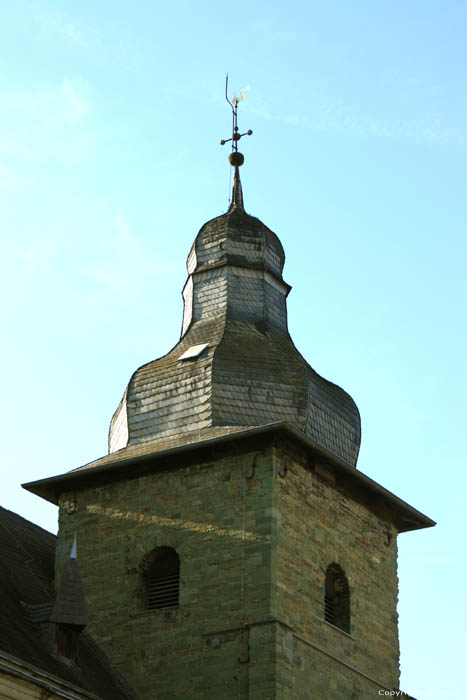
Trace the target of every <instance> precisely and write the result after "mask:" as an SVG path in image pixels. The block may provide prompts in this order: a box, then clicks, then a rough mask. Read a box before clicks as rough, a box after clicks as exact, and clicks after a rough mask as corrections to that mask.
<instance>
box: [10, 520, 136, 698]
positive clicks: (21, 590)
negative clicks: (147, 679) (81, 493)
mask: <svg viewBox="0 0 467 700" xmlns="http://www.w3.org/2000/svg"><path fill="white" fill-rule="evenodd" d="M55 540H56V537H55V535H52V534H51V533H50V532H47V531H46V530H43V529H42V528H40V527H38V526H37V525H34V523H31V522H29V521H28V520H25V519H24V518H22V517H20V516H19V515H17V514H16V513H12V512H11V511H8V510H6V509H5V508H1V507H0V607H1V611H2V612H1V615H0V673H8V674H13V675H16V676H18V675H19V671H18V669H21V670H22V674H21V677H22V678H28V679H29V678H30V679H32V680H31V682H32V683H35V684H37V685H38V686H40V687H42V688H44V693H45V689H46V688H47V687H48V686H50V687H57V686H58V687H61V688H62V690H63V692H65V691H67V692H68V694H66V693H65V695H64V696H63V697H70V698H71V697H92V698H94V699H96V698H101V699H103V700H137V696H136V695H135V693H134V692H133V691H132V690H131V689H130V688H129V687H128V686H127V683H126V682H125V681H124V680H123V678H122V677H121V676H120V675H119V674H118V673H117V672H116V671H115V670H114V669H113V668H112V666H111V665H110V663H109V661H108V659H107V657H106V656H105V655H104V653H103V651H102V650H101V649H100V648H99V647H98V645H97V644H96V643H95V642H94V641H93V639H92V637H91V636H90V635H89V634H87V633H86V632H83V633H82V634H81V635H80V637H79V645H78V659H77V662H70V661H69V660H68V659H63V658H62V657H61V656H59V655H58V654H57V653H56V650H55V649H54V643H53V639H54V636H53V632H54V629H53V628H54V625H53V624H52V623H51V622H50V616H51V612H52V607H53V604H54V590H53V579H54V561H55ZM12 667H14V669H15V670H13V668H12ZM73 691H76V692H77V694H76V695H75V694H74V692H73ZM18 697H19V696H18ZM47 697H49V695H47Z"/></svg>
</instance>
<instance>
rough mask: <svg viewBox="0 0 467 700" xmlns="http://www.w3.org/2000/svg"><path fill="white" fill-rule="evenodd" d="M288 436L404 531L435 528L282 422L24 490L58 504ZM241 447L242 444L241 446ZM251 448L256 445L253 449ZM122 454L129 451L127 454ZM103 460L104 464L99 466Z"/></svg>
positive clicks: (121, 460)
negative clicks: (67, 495) (63, 497)
mask: <svg viewBox="0 0 467 700" xmlns="http://www.w3.org/2000/svg"><path fill="white" fill-rule="evenodd" d="M281 437H282V438H285V439H289V440H292V441H293V442H295V443H298V444H299V445H300V447H301V448H302V449H304V450H305V452H306V453H307V455H308V459H309V466H310V468H311V469H314V470H316V472H317V473H318V474H320V466H321V465H323V466H324V467H325V469H326V471H327V472H328V475H329V476H330V477H331V478H332V481H333V483H334V484H335V487H336V488H338V489H340V490H342V491H344V492H346V493H348V494H349V495H350V496H351V497H352V498H355V500H357V501H359V502H362V503H364V504H365V505H366V506H367V507H368V508H370V509H371V510H373V511H375V512H377V513H378V514H380V515H381V516H382V517H384V518H386V519H387V520H391V521H392V522H394V524H395V525H396V527H397V528H398V530H399V532H408V531H410V530H419V529H422V528H426V527H433V526H434V525H436V523H435V521H434V520H431V518H428V517H427V516H426V515H423V513H420V511H418V510H416V509H415V508H413V507H412V506H410V505H409V504H408V503H406V502H405V501H403V500H402V499H400V498H398V497H397V496H395V495H394V494H393V493H391V491H388V490H387V489H385V488H384V487H383V486H381V485H380V484H378V483H377V482H376V481H373V479H370V477H368V476H366V475H365V474H363V473H362V472H360V471H358V469H356V468H355V467H354V466H352V465H350V464H348V463H346V462H344V461H343V460H340V459H338V458H336V457H335V456H333V455H332V454H330V453H329V452H328V451H327V450H325V449H323V448H322V447H320V446H319V445H317V444H316V443H315V442H314V441H313V440H311V439H310V438H309V437H307V436H306V435H305V434H304V433H303V432H301V431H300V430H297V429H296V428H294V427H292V426H291V425H290V424H289V423H287V422H284V421H281V422H278V423H270V424H268V425H262V426H259V427H253V428H248V429H246V430H240V431H237V432H234V433H228V434H225V435H220V436H217V437H212V438H209V439H204V440H200V441H198V442H191V443H189V444H185V445H181V446H180V445H178V446H176V447H168V448H167V449H157V447H156V448H155V450H153V451H150V452H147V451H143V450H141V452H142V453H141V454H132V455H131V456H128V457H122V456H121V454H119V452H116V453H114V455H112V457H113V459H112V458H111V459H109V457H106V458H102V460H97V462H95V463H94V464H95V466H91V465H90V466H89V467H85V468H79V469H75V470H74V471H71V472H67V473H65V474H59V475H58V476H52V477H49V478H47V479H39V480H37V481H31V482H28V483H26V484H23V485H22V486H23V488H25V489H26V490H27V491H30V492H31V493H34V494H36V495H38V496H40V497H41V498H44V499H45V500H47V501H50V502H51V503H55V504H58V502H59V498H60V494H61V493H63V492H65V491H74V490H81V489H83V488H88V487H91V488H92V487H95V486H97V485H102V484H105V483H108V481H109V480H114V479H127V478H135V477H139V476H141V475H143V474H145V473H150V472H154V471H160V470H161V469H167V468H170V466H171V463H172V458H173V457H176V458H177V460H176V463H177V464H179V463H180V462H179V460H180V457H181V455H184V456H185V458H190V459H203V458H206V455H208V459H210V458H212V450H213V449H215V448H218V447H219V448H220V447H224V448H228V446H229V444H232V443H233V444H234V445H235V446H236V449H239V448H240V447H241V445H243V449H245V450H248V449H249V448H250V449H255V448H256V449H257V447H256V446H257V444H258V442H261V443H264V442H270V441H271V440H272V439H273V438H281ZM240 443H241V444H240ZM250 446H251V447H250ZM121 452H124V451H123V450H122V451H121ZM100 462H103V463H102V464H100Z"/></svg>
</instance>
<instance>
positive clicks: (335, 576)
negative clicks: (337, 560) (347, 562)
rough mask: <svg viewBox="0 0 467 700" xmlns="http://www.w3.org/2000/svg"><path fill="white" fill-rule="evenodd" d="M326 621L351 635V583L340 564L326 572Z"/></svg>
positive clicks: (331, 566) (329, 567)
mask: <svg viewBox="0 0 467 700" xmlns="http://www.w3.org/2000/svg"><path fill="white" fill-rule="evenodd" d="M324 619H325V620H326V622H330V623H331V625H334V626H335V627H339V629H341V630H343V631H344V632H347V633H349V634H350V591H349V583H348V581H347V577H346V575H345V573H344V571H343V570H342V569H341V567H340V566H339V564H330V565H329V566H328V568H327V571H326V580H325V585H324Z"/></svg>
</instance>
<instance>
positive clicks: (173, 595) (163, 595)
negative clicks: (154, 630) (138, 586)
mask: <svg viewBox="0 0 467 700" xmlns="http://www.w3.org/2000/svg"><path fill="white" fill-rule="evenodd" d="M143 573H144V579H145V580H144V583H145V586H144V607H145V609H146V610H156V609H157V608H176V607H177V606H178V594H179V588H180V559H179V558H178V554H177V552H176V551H175V549H172V548H171V547H158V548H157V549H155V550H154V551H153V552H152V553H151V555H150V556H149V557H148V560H147V561H146V564H145V567H144V572H143Z"/></svg>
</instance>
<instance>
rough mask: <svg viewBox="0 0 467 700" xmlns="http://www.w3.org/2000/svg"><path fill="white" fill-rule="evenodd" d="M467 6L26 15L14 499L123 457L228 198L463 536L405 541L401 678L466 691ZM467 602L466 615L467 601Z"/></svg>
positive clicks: (292, 320)
mask: <svg viewBox="0 0 467 700" xmlns="http://www.w3.org/2000/svg"><path fill="white" fill-rule="evenodd" d="M466 32H467V3H466V2H464V1H460V0H459V1H455V0H444V2H441V1H439V2H435V1H432V0H423V2H422V0H418V1H417V0H412V1H411V2H407V0H406V1H405V2H401V1H398V0H394V1H392V2H389V1H388V0H380V1H379V2H375V1H374V0H372V1H371V2H370V1H367V2H363V1H361V0H356V1H354V2H344V0H339V1H332V0H331V1H328V2H313V1H311V2H307V3H304V2H293V1H292V2H288V3H285V2H268V3H266V2H262V1H261V0H260V1H259V2H256V3H246V2H244V1H243V0H240V1H239V2H236V3H234V4H230V5H225V6H221V5H218V4H214V3H212V2H186V1H184V0H182V1H179V2H177V3H168V4H167V3H157V2H146V1H144V0H136V1H135V2H134V3H132V4H131V5H130V4H128V3H126V2H125V3H124V2H119V1H117V0H113V1H112V2H110V1H109V0H101V2H99V3H96V2H90V1H89V0H80V2H79V3H76V2H70V1H69V0H62V1H60V2H59V1H58V0H56V1H52V0H42V1H41V2H34V1H28V2H25V1H22V0H3V1H0V56H1V59H2V70H1V72H0V204H1V206H0V212H1V214H0V215H1V219H2V220H1V229H0V230H1V234H0V235H1V254H2V261H3V271H2V275H1V278H0V288H1V293H2V298H3V302H4V303H3V305H2V311H3V316H4V327H5V328H6V329H7V334H5V337H4V340H3V343H2V350H1V354H2V358H1V359H2V362H1V368H2V377H1V381H2V387H3V401H2V402H1V407H0V419H1V426H2V432H3V436H2V444H3V450H4V470H5V473H6V474H8V480H7V485H6V488H4V490H3V494H2V505H4V506H5V507H7V508H10V509H11V510H14V511H17V512H19V513H21V514H23V515H24V516H25V517H28V518H30V519H31V520H33V521H35V522H37V523H39V524H41V525H42V526H44V527H46V528H48V529H50V530H52V531H55V530H56V509H55V508H54V507H53V506H50V505H49V504H46V503H43V502H41V501H40V500H39V499H38V498H36V497H33V496H32V495H30V494H28V493H25V492H23V491H22V490H21V488H20V486H19V484H20V483H21V482H24V481H30V480H33V479H36V478H41V477H45V476H51V475H53V474H57V473H62V472H64V471H67V470H68V469H71V468H74V467H76V466H79V465H80V464H83V463H85V462H88V461H90V460H92V459H94V458H97V457H99V456H101V455H103V454H104V453H105V452H106V440H107V430H108V423H109V420H110V418H111V415H112V413H113V411H114V409H115V408H116V406H117V404H118V401H119V400H120V398H121V395H122V393H123V390H124V388H125V385H126V383H127V381H128V379H129V377H130V375H131V373H132V372H133V370H134V369H135V368H136V367H138V366H139V365H141V364H142V363H144V362H147V361H149V360H151V359H153V358H155V357H158V356H160V355H162V354H165V353H166V352H167V351H168V349H170V347H172V346H173V345H174V344H175V342H176V341H177V339H178V335H179V332H180V327H181V314H182V302H181V296H180V292H181V289H182V286H183V284H184V281H185V275H186V270H185V259H186V255H187V253H188V251H189V248H190V246H191V243H192V241H193V239H194V237H195V235H196V233H197V231H198V229H199V228H200V226H201V225H202V224H203V223H204V222H205V221H206V220H208V219H210V218H212V217H213V216H216V215H217V214H219V213H221V212H222V211H224V210H225V209H226V207H227V203H228V193H229V183H230V171H229V166H228V163H227V154H228V151H227V150H226V148H227V147H224V148H222V147H221V146H219V140H220V139H221V138H226V137H228V136H229V133H230V128H231V123H230V114H229V111H228V107H227V105H226V103H225V100H224V94H223V92H224V79H225V73H226V72H227V71H229V73H230V85H231V91H237V92H238V91H239V90H241V89H242V88H243V87H244V86H246V85H250V86H251V90H250V91H249V92H248V94H247V100H246V102H245V103H242V104H241V107H240V126H241V128H242V129H244V130H246V129H248V128H251V129H253V131H254V135H253V136H252V137H251V138H249V139H248V140H245V142H242V149H243V151H244V153H245V156H246V163H245V166H244V168H243V169H242V180H243V185H244V194H245V205H246V208H247V210H248V211H249V212H250V213H252V214H254V215H256V216H259V217H260V218H261V219H262V220H263V221H264V222H265V223H266V224H267V225H268V226H269V227H270V228H272V229H273V230H274V231H276V233H277V234H278V235H279V236H280V238H281V240H282V243H283V245H284V248H285V252H286V256H287V261H286V267H285V270H284V277H285V279H286V281H287V282H289V283H290V284H291V285H292V286H293V290H292V292H291V294H290V295H289V303H288V308H289V327H290V331H291V334H292V337H293V339H294V341H295V343H296V345H297V347H298V348H299V349H300V351H301V352H302V354H304V356H305V357H306V358H307V360H308V361H309V362H310V364H311V365H312V366H313V367H314V368H315V369H316V370H317V371H318V372H319V373H320V374H323V375H324V376H325V377H327V378H328V379H331V380H332V381H334V382H336V383H338V384H340V385H341V386H343V387H344V388H345V389H346V390H347V391H349V392H350V393H351V394H352V396H353V397H354V399H355V400H356V402H357V404H358V406H359V408H360V412H361V415H362V432H363V436H362V450H361V453H360V458H359V464H358V466H359V468H360V469H361V470H362V471H363V472H365V473H366V474H368V475H369V476H371V477H372V478H374V479H375V480H376V481H378V482H380V483H381V484H383V485H384V486H385V487H386V488H388V489H390V490H391V491H393V492H395V493H396V494H397V495H398V496H400V497H401V498H403V499H404V500H406V501H408V502H409V503H410V504H412V505H414V506H415V507H416V508H418V509H419V510H421V511H422V512H424V513H426V514H427V515H429V516H430V517H432V518H434V519H435V520H437V521H438V525H437V527H436V528H435V529H430V530H426V531H420V532H416V533H407V534H404V535H402V536H401V537H400V538H399V545H400V564H399V566H400V569H399V575H400V602H399V613H400V635H401V669H402V677H401V686H402V688H404V689H405V690H407V691H408V692H411V693H413V694H414V695H416V696H417V697H418V698H419V699H420V700H423V699H424V698H463V697H467V693H466V691H465V690H464V686H463V684H464V674H463V664H464V659H465V651H466V649H465V641H464V638H465V637H464V633H463V624H462V623H463V622H464V624H465V619H464V620H461V619H460V616H461V614H462V613H463V609H464V605H463V597H462V590H463V581H464V580H465V577H466V572H465V563H464V558H465V557H464V549H465V547H464V546H463V545H464V542H463V538H461V529H462V526H463V517H462V514H463V510H464V499H465V487H466V483H465V482H466V479H465V448H464V436H465V426H464V423H465V396H466V393H467V386H466V384H467V381H466V372H465V359H464V358H465V355H466V345H467V340H466V328H465V306H466V286H467V285H466V274H465V260H466V252H467V251H466V243H465V238H466V223H467V205H466V195H465V182H466V175H467V173H466V170H467V165H466V164H467V120H466V116H467V90H466V77H465V75H466V71H465V68H466V65H467V42H466V41H465V36H466ZM459 597H460V600H459Z"/></svg>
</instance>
